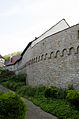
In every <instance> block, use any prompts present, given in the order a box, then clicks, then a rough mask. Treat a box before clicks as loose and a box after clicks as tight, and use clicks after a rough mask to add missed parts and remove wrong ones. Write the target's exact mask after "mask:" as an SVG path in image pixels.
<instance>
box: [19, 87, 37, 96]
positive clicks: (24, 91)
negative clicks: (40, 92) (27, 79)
mask: <svg viewBox="0 0 79 119" xmlns="http://www.w3.org/2000/svg"><path fill="white" fill-rule="evenodd" d="M17 93H18V94H21V95H22V96H30V97H34V96H35V93H36V88H34V87H32V86H22V87H21V88H20V89H19V90H17Z"/></svg>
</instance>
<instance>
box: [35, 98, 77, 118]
mask: <svg viewBox="0 0 79 119" xmlns="http://www.w3.org/2000/svg"><path fill="white" fill-rule="evenodd" d="M33 103H35V104H36V105H38V106H40V107H41V108H42V109H43V110H45V111H46V112H48V113H51V114H53V115H56V116H57V117H58V118H59V119H67V118H71V119H78V117H79V111H77V110H75V109H74V107H72V106H71V105H70V103H69V102H68V101H67V100H61V99H51V98H45V97H42V98H41V97H37V98H33ZM75 117H76V118H75Z"/></svg>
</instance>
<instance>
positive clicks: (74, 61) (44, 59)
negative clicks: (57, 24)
mask: <svg viewBox="0 0 79 119" xmlns="http://www.w3.org/2000/svg"><path fill="white" fill-rule="evenodd" d="M78 30H79V25H75V26H73V27H71V28H68V29H66V30H63V31H61V32H59V33H56V34H54V35H51V36H49V37H47V38H45V39H44V40H42V41H40V42H39V43H37V44H36V45H34V46H33V47H31V46H30V47H29V48H28V50H27V51H26V52H25V54H24V55H23V57H22V61H21V64H19V66H18V70H17V72H18V71H23V72H24V73H26V74H27V75H26V82H27V83H28V84H29V85H40V84H43V85H45V86H50V85H52V86H56V87H63V88H65V87H67V86H68V85H69V84H73V85H74V87H75V88H76V89H77V90H79V31H78Z"/></svg>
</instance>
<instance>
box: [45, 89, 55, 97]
mask: <svg viewBox="0 0 79 119" xmlns="http://www.w3.org/2000/svg"><path fill="white" fill-rule="evenodd" d="M44 94H45V97H46V98H48V97H53V98H55V97H56V96H57V88H56V87H49V88H46V89H45V92H44Z"/></svg>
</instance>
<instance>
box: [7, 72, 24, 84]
mask: <svg viewBox="0 0 79 119" xmlns="http://www.w3.org/2000/svg"><path fill="white" fill-rule="evenodd" d="M9 80H11V81H15V82H24V83H26V77H25V75H24V74H22V73H18V74H14V75H13V76H11V77H10V78H9Z"/></svg>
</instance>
